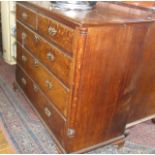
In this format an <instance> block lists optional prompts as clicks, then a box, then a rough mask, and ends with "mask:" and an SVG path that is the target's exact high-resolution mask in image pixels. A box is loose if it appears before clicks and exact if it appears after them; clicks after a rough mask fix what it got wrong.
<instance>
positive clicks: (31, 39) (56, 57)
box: [17, 23, 72, 86]
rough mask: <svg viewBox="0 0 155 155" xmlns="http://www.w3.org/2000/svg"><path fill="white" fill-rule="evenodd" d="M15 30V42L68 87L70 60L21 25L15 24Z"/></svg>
mask: <svg viewBox="0 0 155 155" xmlns="http://www.w3.org/2000/svg"><path fill="white" fill-rule="evenodd" d="M17 28H18V32H17V40H18V41H19V42H20V43H21V44H23V46H24V47H25V48H26V49H28V50H29V51H31V53H32V54H34V55H36V56H37V57H38V58H39V60H40V61H41V62H42V63H43V64H44V65H45V66H46V67H47V68H48V69H49V70H50V71H52V72H53V73H54V74H55V75H56V76H57V77H58V78H59V79H61V80H62V81H63V82H64V83H65V84H66V85H67V86H69V85H70V79H71V78H70V77H71V75H70V74H71V61H72V59H71V58H70V57H69V56H67V55H66V54H64V53H63V52H61V51H60V50H59V49H58V48H56V47H55V46H53V45H51V44H49V43H48V42H47V41H45V40H44V39H42V38H41V37H40V36H37V35H36V33H34V32H32V31H30V30H28V29H27V28H26V27H24V26H22V25H21V24H19V23H17ZM23 33H24V34H25V36H26V37H25V39H24V40H22V34H23ZM36 36H37V38H38V39H37V40H36V39H35V38H36Z"/></svg>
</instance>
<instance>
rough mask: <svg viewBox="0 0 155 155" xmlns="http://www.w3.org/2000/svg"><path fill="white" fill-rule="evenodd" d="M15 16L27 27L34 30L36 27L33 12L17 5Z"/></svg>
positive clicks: (35, 18)
mask: <svg viewBox="0 0 155 155" xmlns="http://www.w3.org/2000/svg"><path fill="white" fill-rule="evenodd" d="M16 7H17V8H16V12H17V13H16V16H17V19H18V20H20V21H22V22H23V23H24V24H26V25H28V26H29V27H31V28H33V29H36V26H37V15H36V13H35V12H33V11H31V10H29V9H27V8H25V7H23V6H21V5H19V4H17V6H16Z"/></svg>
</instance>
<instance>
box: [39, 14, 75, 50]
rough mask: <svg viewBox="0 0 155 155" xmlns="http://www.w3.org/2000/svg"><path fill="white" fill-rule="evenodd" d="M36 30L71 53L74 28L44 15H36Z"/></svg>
mask: <svg viewBox="0 0 155 155" xmlns="http://www.w3.org/2000/svg"><path fill="white" fill-rule="evenodd" d="M37 27H38V32H39V34H41V35H42V36H44V37H45V38H47V39H48V40H51V41H53V42H54V43H56V44H57V45H59V46H60V47H62V48H64V49H65V50H67V51H68V52H69V53H72V52H73V51H72V50H73V49H72V45H73V36H74V30H73V29H71V28H69V27H67V26H65V25H63V24H61V23H59V22H57V21H55V20H53V19H51V18H46V17H45V16H41V15H38V26H37Z"/></svg>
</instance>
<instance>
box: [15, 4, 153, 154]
mask: <svg viewBox="0 0 155 155" xmlns="http://www.w3.org/2000/svg"><path fill="white" fill-rule="evenodd" d="M153 24H154V19H153V16H152V14H151V16H150V12H147V11H145V10H139V9H136V8H130V7H128V6H124V5H120V4H113V3H107V2H105V3H104V2H103V5H102V7H101V6H99V5H97V6H96V7H95V8H94V9H93V10H89V11H74V14H72V12H70V11H62V10H57V9H54V8H52V6H51V4H50V2H18V3H17V42H18V43H17V69H16V80H17V83H18V84H19V85H20V87H21V88H22V89H23V91H24V92H25V94H26V96H27V97H28V98H29V100H30V101H31V102H32V104H33V105H34V107H35V108H36V109H37V111H38V113H39V114H40V116H41V117H42V119H43V120H44V122H45V123H46V124H47V126H48V128H49V129H50V131H51V135H52V136H53V137H54V139H55V141H56V143H57V145H58V148H59V149H60V151H61V152H67V153H72V152H85V151H88V150H91V149H94V148H97V147H99V146H102V145H107V144H109V143H120V142H121V141H122V140H123V139H124V132H125V126H126V123H127V120H128V113H129V112H130V108H131V100H132V99H133V96H134V94H135V93H136V92H137V81H138V80H139V78H140V76H141V64H145V60H146V59H147V53H145V50H143V48H144V47H143V46H142V45H145V38H146V36H147V35H148V33H150V32H148V30H149V28H150V27H152V26H153ZM146 48H147V47H146ZM145 55H146V56H145ZM148 55H149V54H148ZM150 63H151V62H150ZM146 76H147V75H146Z"/></svg>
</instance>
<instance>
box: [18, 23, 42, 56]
mask: <svg viewBox="0 0 155 155" xmlns="http://www.w3.org/2000/svg"><path fill="white" fill-rule="evenodd" d="M17 41H18V42H20V43H21V44H22V46H24V47H25V48H26V49H28V50H29V51H31V53H33V54H34V55H37V53H38V52H37V49H38V45H39V42H38V35H35V34H34V33H32V32H31V31H29V30H28V29H27V28H26V27H25V26H22V24H20V23H19V22H17Z"/></svg>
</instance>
